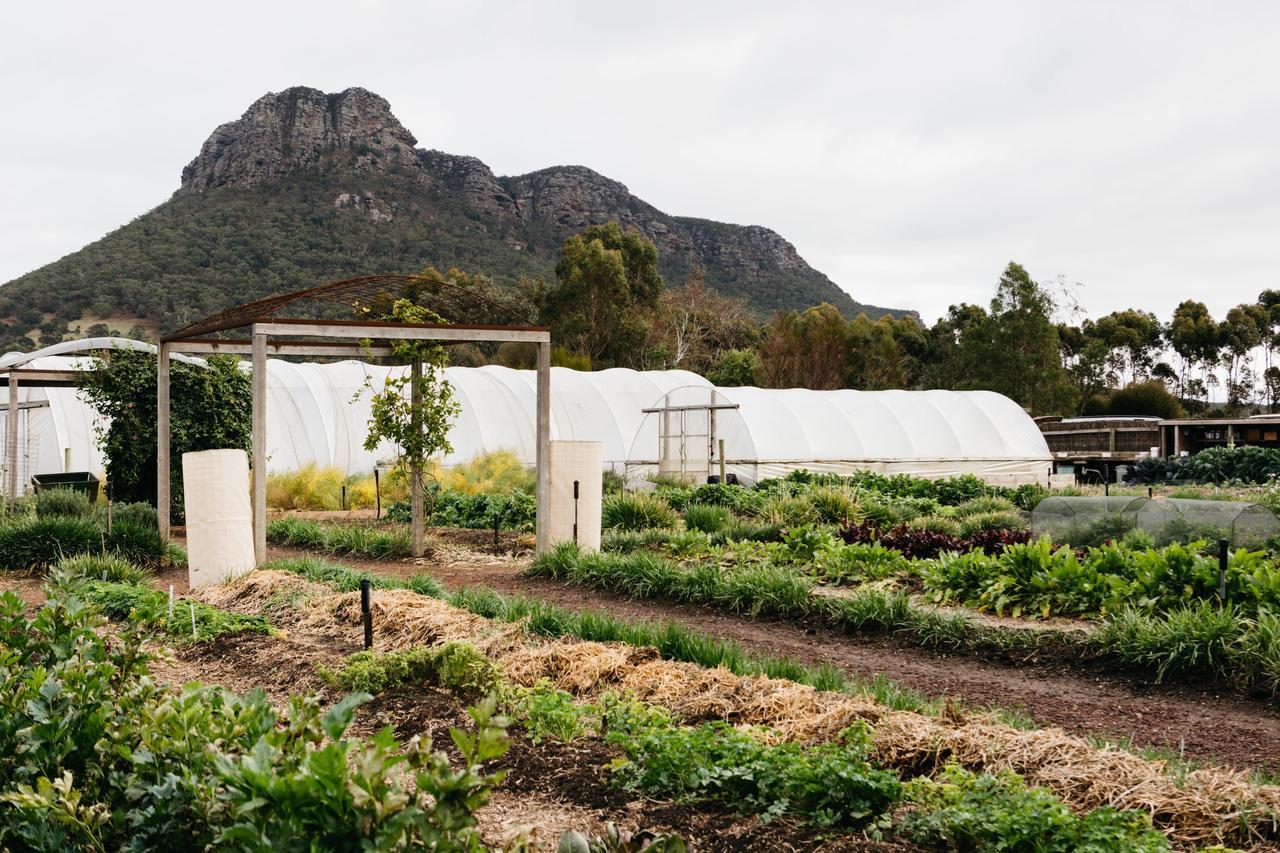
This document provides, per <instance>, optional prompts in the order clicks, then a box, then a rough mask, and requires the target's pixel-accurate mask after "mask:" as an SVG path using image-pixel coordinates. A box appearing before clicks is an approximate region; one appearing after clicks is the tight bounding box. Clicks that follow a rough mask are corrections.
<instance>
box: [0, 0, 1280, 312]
mask: <svg viewBox="0 0 1280 853" xmlns="http://www.w3.org/2000/svg"><path fill="white" fill-rule="evenodd" d="M0 45H2V49H0V79H2V80H3V83H4V93H5V101H6V103H5V105H4V109H3V116H4V122H3V132H0V281H8V280H9V279H11V278H13V277H15V276H17V275H20V274H22V273H24V272H26V271H28V270H31V269H34V268H36V267H39V266H41V265H43V264H45V263H48V262H50V261H52V260H55V259H56V258H58V257H60V256H62V255H64V254H66V253H68V252H71V251H74V250H76V249H78V248H80V247H81V246H83V245H84V244H86V243H88V242H90V241H92V240H94V239H96V238H98V237H100V236H102V235H103V234H104V233H105V232H107V231H108V230H110V229H112V228H115V227H117V226H119V225H122V224H124V223H125V222H127V221H129V220H130V219H131V218H133V217H135V216H137V215H139V214H141V213H143V212H145V211H147V210H148V209H150V208H152V207H154V206H156V205H157V204H159V203H161V202H163V201H164V200H165V199H166V198H168V196H169V195H170V194H171V193H172V192H173V191H174V189H176V188H177V186H178V181H179V174H180V172H181V169H182V167H183V166H184V165H186V163H187V162H189V161H190V160H191V159H192V157H194V156H195V154H196V152H197V151H198V150H199V148H200V144H201V143H202V142H203V141H204V139H205V138H206V137H207V136H208V134H209V133H210V131H212V130H213V128H214V127H215V126H217V125H218V124H220V123H222V122H225V121H229V120H231V119H234V118H237V117H239V116H240V114H241V113H242V112H244V110H245V108H246V107H247V106H248V105H249V104H250V103H251V102H252V101H253V100H254V99H255V98H257V97H258V96H260V95H262V94H263V93H265V92H268V91H279V90H281V89H284V88H287V87H288V86H292V85H307V86H314V87H316V88H320V89H324V90H325V91H330V92H333V91H339V90H341V89H344V88H346V87H348V86H364V87H365V88H368V89H371V90H373V91H375V92H377V93H379V94H381V95H382V96H384V97H385V98H387V99H388V100H389V101H390V102H391V106H392V109H393V110H394V112H395V113H396V115H397V116H398V117H399V119H400V120H401V122H403V123H404V125H405V126H406V127H408V128H409V130H410V131H412V132H413V133H414V134H415V135H416V136H417V137H418V140H419V145H420V146H422V147H424V148H437V149H440V150H443V151H448V152H453V153H460V154H471V155H474V156H477V157H479V158H481V159H482V160H484V161H485V162H486V163H488V164H489V165H490V166H491V167H492V168H493V169H494V171H495V172H497V173H498V174H518V173H522V172H527V171H530V170H533V169H538V168H542V167H545V166H550V165H556V164H567V163H576V164H583V165H586V166H589V167H591V168H593V169H595V170H597V171H599V172H602V173H604V174H605V175H608V176H609V177H611V178H615V179H617V180H620V181H622V182H623V183H625V184H626V185H627V186H628V187H629V188H630V189H631V191H632V192H633V193H635V194H636V195H638V196H640V197H641V198H643V199H645V200H646V201H649V202H651V203H652V204H654V205H656V206H657V207H659V208H661V209H662V210H665V211H667V212H670V213H675V214H683V215H693V216H701V217H707V218H712V219H719V220H724V221H728V222H738V223H744V224H745V223H754V224H761V225H767V226H769V227H771V228H773V229H775V230H777V231H778V232H780V233H781V234H782V235H783V236H784V237H786V238H787V239H789V240H790V241H792V242H793V243H794V244H795V245H796V247H797V248H798V249H799V251H800V253H801V254H802V255H803V256H804V257H805V258H806V259H807V260H808V261H809V262H810V263H811V264H812V265H813V266H815V267H817V268H818V269H820V270H822V271H823V272H825V273H827V274H828V275H829V276H830V277H831V278H832V279H833V280H834V281H835V282H836V283H837V284H839V285H840V286H842V287H844V288H845V289H846V290H848V291H849V292H850V293H852V294H853V296H854V297H855V298H856V299H858V300H861V301H864V302H869V303H874V304H879V305H891V306H896V307H905V308H913V309H916V310H918V311H920V312H921V314H922V315H923V316H924V317H925V318H926V319H928V320H932V319H933V318H934V317H936V316H937V315H938V314H940V313H942V312H944V311H945V310H946V307H947V306H948V305H949V304H952V303H955V302H961V301H969V302H984V303H985V302H986V301H987V300H988V299H989V298H990V296H991V293H992V290H993V287H994V283H995V281H996V279H997V278H998V276H999V273H1000V271H1001V269H1002V268H1003V267H1004V265H1005V264H1006V263H1007V262H1008V261H1009V260H1017V261H1020V262H1021V263H1023V264H1024V265H1025V266H1026V267H1027V268H1028V269H1029V270H1030V271H1031V274H1032V275H1033V276H1034V277H1036V278H1037V279H1041V280H1048V279H1053V278H1056V277H1057V276H1059V275H1061V276H1065V277H1066V278H1067V279H1068V280H1071V281H1078V282H1080V283H1081V284H1082V287H1081V288H1080V290H1079V298H1080V301H1081V303H1082V305H1083V307H1084V308H1085V309H1086V310H1087V311H1088V313H1089V314H1091V315H1097V314H1101V313H1105V312H1107V311H1111V310H1115V309H1118V308H1124V307H1141V308H1146V309H1149V310H1154V311H1156V312H1157V313H1159V314H1160V315H1161V316H1162V317H1163V318H1167V316H1168V314H1169V313H1170V311H1171V310H1172V308H1173V306H1174V305H1176V304H1177V303H1178V302H1179V301H1181V300H1182V299H1186V298H1194V299H1199V300H1202V301H1204V302H1206V303H1207V304H1208V305H1209V306H1210V308H1211V309H1212V310H1213V311H1214V312H1215V314H1218V315H1221V313H1223V312H1225V310H1226V309H1227V308H1229V307H1230V306H1232V305H1234V304H1236V303H1238V302H1241V301H1245V300H1252V299H1254V298H1255V297H1256V295H1257V293H1258V292H1259V291H1260V290H1261V289H1263V288H1267V287H1280V275H1277V271H1278V270H1280V109H1278V105H1280V49H1277V45H1280V3H1275V2H1269V3H1268V2H1258V3H1245V2H1239V3H1204V2H1197V3H1177V2H1169V0H1164V2H1153V3H1139V2H1124V3H1116V2H1104V3H1081V2H1061V0H1058V1H1057V2H1043V3H1035V2H1027V0H1020V1H1019V2H1010V3H988V2H979V1H978V0H974V1H973V2H966V3H953V2H935V3H911V2H883V3H875V4H872V3H854V2H832V3H798V2H788V3H776V4H770V5H765V4H757V3H748V2H742V0H738V1H737V2H729V3H709V2H691V0H685V2H676V3H657V2H645V3H634V4H610V3H600V2H598V0H597V2H590V3H560V4H553V3H550V2H542V3H515V2H510V3H496V2H492V3H486V2H456V3H450V4H443V3H428V2H422V0H416V2H356V0H347V2H341V3H331V2H321V0H309V1H308V2H303V3H283V2H271V0H258V2H254V3H238V2H221V3H217V4H212V5H211V4H187V3H175V2H172V0H169V2H163V3H143V2H128V3H111V4H108V3H101V2H93V3H88V2H85V3H79V4H73V3H59V2H45V3H22V4H11V5H9V6H7V7H6V9H5V13H4V27H3V30H2V31H0Z"/></svg>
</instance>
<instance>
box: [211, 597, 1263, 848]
mask: <svg viewBox="0 0 1280 853" xmlns="http://www.w3.org/2000/svg"><path fill="white" fill-rule="evenodd" d="M255 575H257V576H258V578H257V580H251V579H253V578H254V577H255ZM299 582H300V583H302V584H306V583H307V582H306V581H301V579H299V578H296V577H295V576H290V575H287V574H282V573H278V572H257V573H254V574H253V575H249V576H247V578H246V579H242V580H240V581H237V582H235V584H232V585H229V586H228V587H227V588H226V589H227V592H226V593H225V594H224V595H226V597H227V598H228V599H230V600H233V601H234V602H236V603H237V604H239V605H240V606H241V607H243V606H245V605H246V604H247V603H248V602H257V603H262V604H265V603H267V602H269V601H271V600H279V595H280V592H281V589H282V588H284V589H288V590H290V591H292V592H297V591H299V590H300V587H299V586H298V584H299ZM275 584H279V585H280V586H279V587H276V588H274V589H272V587H273V585H275ZM310 586H316V585H314V584H312V585H310ZM236 588H239V589H240V590H241V592H240V594H239V595H233V594H232V591H233V590H234V589H236ZM206 595H208V594H206ZM273 596H274V597H273ZM207 600H208V599H207ZM211 603H213V602H212V601H211ZM373 607H374V624H375V626H376V635H377V639H376V646H377V648H379V649H382V650H390V649H399V648H407V647H409V646H412V645H419V644H431V643H438V642H448V641H458V640H462V641H467V642H470V643H472V644H473V645H475V646H477V647H478V648H479V649H481V650H482V651H484V652H485V653H486V654H488V655H489V656H490V657H492V658H493V659H494V660H495V661H496V662H497V663H499V664H500V665H501V666H502V667H503V669H504V670H505V672H506V673H507V677H508V678H510V679H511V680H512V681H514V682H517V683H521V684H533V683H534V682H536V681H538V680H539V679H541V678H546V679H549V680H550V681H551V682H552V683H553V684H555V685H556V686H557V687H559V688H561V689H563V690H567V691H569V692H572V693H574V694H577V695H593V694H598V693H600V692H602V691H605V690H621V691H626V692H629V693H631V694H633V695H634V696H635V697H636V698H638V699H642V700H644V701H647V702H651V703H653V704H656V705H661V706H663V707H665V708H669V709H670V710H671V711H673V712H674V713H675V714H677V715H678V716H680V717H681V718H683V719H686V720H690V721H693V720H708V719H721V720H726V721H729V722H731V723H734V724H740V725H758V726H766V727H768V728H769V729H772V730H773V732H774V733H775V735H776V736H777V737H778V738H779V739H785V740H794V741H800V742H817V741H825V740H830V739H833V738H834V737H835V736H836V735H838V734H839V732H840V731H841V730H842V729H844V728H847V727H848V726H850V725H852V724H854V723H856V722H858V721H862V722H865V723H867V724H869V725H870V726H871V727H872V732H873V743H874V751H875V754H874V756H873V761H874V763H876V764H879V765H881V766H885V767H896V768H899V769H901V770H902V771H903V772H905V773H908V774H910V773H920V772H929V771H930V770H931V769H932V768H935V767H939V766H941V765H943V764H945V763H947V762H956V763H958V764H960V765H962V766H964V767H967V768H969V769H971V770H986V771H1000V770H1011V771H1014V772H1016V773H1019V774H1021V775H1023V776H1024V777H1025V778H1026V779H1027V781H1028V782H1029V783H1031V784H1033V785H1040V786H1043V787H1045V788H1048V789H1049V790H1051V791H1053V792H1054V793H1055V794H1057V795H1058V796H1059V797H1061V798H1062V799H1063V801H1064V802H1066V803H1068V804H1069V805H1071V806H1072V807H1074V808H1076V809H1078V810H1088V809H1093V808H1096V807H1098V806H1102V805H1111V806H1114V807H1116V808H1121V809H1134V810H1141V811H1145V812H1147V813H1148V814H1150V815H1151V817H1152V819H1153V820H1154V822H1155V823H1156V825H1157V826H1158V827H1160V828H1161V829H1162V830H1164V831H1165V833H1166V834H1167V835H1168V836H1169V838H1170V839H1171V840H1172V841H1174V842H1175V843H1177V844H1179V845H1180V846H1184V847H1192V846H1198V845H1202V844H1213V843H1218V844H1223V843H1225V844H1232V845H1235V846H1238V847H1244V848H1248V849H1253V850H1276V849H1280V846H1277V841H1278V840H1280V786H1275V785H1254V784H1251V783H1250V781H1249V779H1248V777H1247V776H1246V775H1245V774H1242V773H1237V772H1234V771H1230V770H1223V769H1216V768H1214V769H1204V770H1196V771H1192V772H1189V773H1186V774H1182V775H1181V776H1175V774H1173V773H1172V772H1170V771H1168V770H1167V768H1166V765H1165V762H1163V761H1150V760H1147V759H1144V758H1140V757H1138V756H1136V755H1134V754H1132V753H1129V752H1126V751H1124V750H1120V749H1116V748H1100V747H1096V746H1094V745H1092V744H1090V743H1089V742H1087V741H1085V740H1083V739H1081V738H1078V737H1074V736H1072V735H1069V734H1067V733H1065V732H1064V731H1062V730H1061V729H1057V728H1047V729H1034V730H1031V731H1022V730H1019V729H1014V728H1012V727H1010V726H1007V725H1003V724H1000V723H996V722H992V721H991V720H990V719H987V718H985V717H970V718H965V717H964V716H963V715H961V714H955V713H949V714H943V715H942V716H940V717H931V716H925V715H922V714H917V713H913V712H909V711H895V710H892V709H890V708H887V707H885V706H883V705H880V704H878V703H876V702H875V701H873V700H871V699H868V698H864V697H855V696H848V695H845V694H841V693H829V692H820V691H817V690H815V689H813V688H812V687H808V686H806V685H802V684H797V683H795V682H792V681H787V680H784V679H775V678H769V677H766V676H750V677H744V676H739V675H734V674H733V673H731V672H729V671H728V670H725V669H706V668H704V667H701V666H698V665H696V664H692V663H682V662H676V661H666V660H660V659H659V658H658V655H657V652H656V651H655V650H653V649H638V648H635V647H633V646H626V645H623V644H618V643H597V642H587V641H582V640H573V639H567V638H560V639H554V640H543V639H539V638H535V637H530V636H528V635H525V634H523V633H522V631H521V626H520V625H519V624H514V625H502V624H499V623H495V622H493V621H492V620H489V619H485V618H483V617H479V616H476V615H474V614H472V613H469V612H467V611H464V610H461V609H459V608H456V607H453V606H451V605H448V604H445V603H444V602H442V601H438V600H436V599H431V598H427V597H424V596H420V595H418V594H416V593H413V592H409V591H407V590H376V591H375V594H374V598H373ZM304 609H308V610H309V613H308V614H307V615H306V616H305V617H304V620H303V621H304V623H306V624H311V625H314V626H315V627H316V628H321V629H323V628H330V629H333V628H339V629H342V630H348V631H349V630H351V629H352V628H353V627H354V626H357V625H359V623H360V601H359V593H342V594H337V595H334V594H332V592H330V593H329V594H328V595H326V596H322V597H315V598H314V599H310V603H309V605H308V606H307V607H306V608H304Z"/></svg>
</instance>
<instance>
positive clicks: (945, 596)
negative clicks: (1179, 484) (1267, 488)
mask: <svg viewBox="0 0 1280 853" xmlns="http://www.w3.org/2000/svg"><path fill="white" fill-rule="evenodd" d="M1207 544H1208V543H1203V542H1201V543H1194V544H1192V545H1169V546H1167V547H1165V548H1159V549H1131V548H1128V547H1125V546H1123V545H1115V544H1113V545H1104V546H1102V547H1100V548H1089V549H1087V550H1085V551H1083V552H1076V551H1073V550H1071V549H1070V548H1066V547H1063V548H1054V547H1053V545H1051V544H1050V543H1049V541H1048V540H1047V539H1041V540H1039V541H1037V542H1033V543H1029V544H1026V545H1009V546H1007V547H1006V548H1004V549H1002V550H1001V552H1000V553H999V554H995V555H987V554H984V553H982V552H980V551H971V552H969V553H965V554H957V553H946V554H943V555H941V556H940V557H939V558H938V559H936V560H929V561H922V562H921V563H920V564H919V567H918V568H919V575H920V578H921V579H922V581H923V583H924V587H925V589H926V590H928V591H929V593H930V596H931V597H932V598H933V599H934V600H935V601H939V602H942V601H947V602H957V603H961V604H964V605H966V606H969V607H976V608H978V609H979V610H990V611H993V612H995V613H997V614H1000V615H1003V614H1005V613H1008V614H1009V615H1011V616H1022V615H1040V616H1044V617H1048V616H1051V615H1061V616H1100V615H1102V614H1105V613H1108V612H1114V611H1115V610H1117V609H1119V608H1120V607H1123V606H1131V607H1135V608H1137V609H1139V610H1143V611H1156V612H1164V611H1167V610H1170V609H1173V608H1177V607H1180V606H1183V605H1185V604H1187V603H1189V602H1194V601H1196V600H1211V599H1214V598H1216V597H1217V595H1218V588H1219V571H1218V569H1219V566H1218V559H1217V557H1216V556H1214V557H1210V556H1206V555H1205V554H1204V550H1205V549H1206V548H1207ZM1225 586H1226V593H1227V600H1228V601H1230V602H1232V603H1233V604H1234V605H1235V606H1236V607H1237V608H1238V609H1239V610H1240V611H1241V612H1243V613H1245V614H1247V615H1256V614H1257V613H1258V612H1260V611H1266V610H1272V611H1275V612H1280V569H1278V568H1277V567H1276V564H1275V562H1274V561H1272V560H1270V559H1268V558H1267V557H1266V556H1265V555H1263V554H1261V553H1259V552H1256V551H1245V550H1243V549H1241V550H1237V551H1235V552H1233V553H1231V554H1229V555H1228V560H1227V572H1226V583H1225Z"/></svg>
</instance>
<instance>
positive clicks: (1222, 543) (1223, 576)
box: [1218, 539, 1227, 604]
mask: <svg viewBox="0 0 1280 853" xmlns="http://www.w3.org/2000/svg"><path fill="white" fill-rule="evenodd" d="M1218 600H1219V601H1221V602H1222V603H1223V604H1226V603H1227V540H1225V539H1219V540H1218Z"/></svg>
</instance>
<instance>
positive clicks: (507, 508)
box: [387, 489, 537, 533]
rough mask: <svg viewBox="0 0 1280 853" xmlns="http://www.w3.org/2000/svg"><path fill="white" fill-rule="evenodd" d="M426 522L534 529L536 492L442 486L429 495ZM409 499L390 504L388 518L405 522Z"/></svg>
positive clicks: (407, 516)
mask: <svg viewBox="0 0 1280 853" xmlns="http://www.w3.org/2000/svg"><path fill="white" fill-rule="evenodd" d="M425 506H426V509H427V512H428V513H429V516H428V518H427V523H428V524H430V525H433V526H435V527H464V528H468V529H471V530H492V529H493V527H494V524H495V523H496V524H497V525H498V527H499V528H500V529H502V530H515V531H517V532H520V533H532V532H533V525H534V520H535V519H536V517H537V512H536V502H535V501H534V498H533V495H530V494H528V493H526V492H523V491H514V492H510V493H507V494H489V493H484V492H479V493H474V494H472V493H468V492H458V491H453V490H450V489H442V490H440V491H438V492H435V493H433V494H431V495H428V497H427V501H426V504H425ZM409 516H410V513H409V502H408V501H397V502H396V503H394V504H392V505H391V506H390V507H388V508H387V518H388V519H389V520H391V521H398V522H400V523H402V524H407V523H408V522H409Z"/></svg>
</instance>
